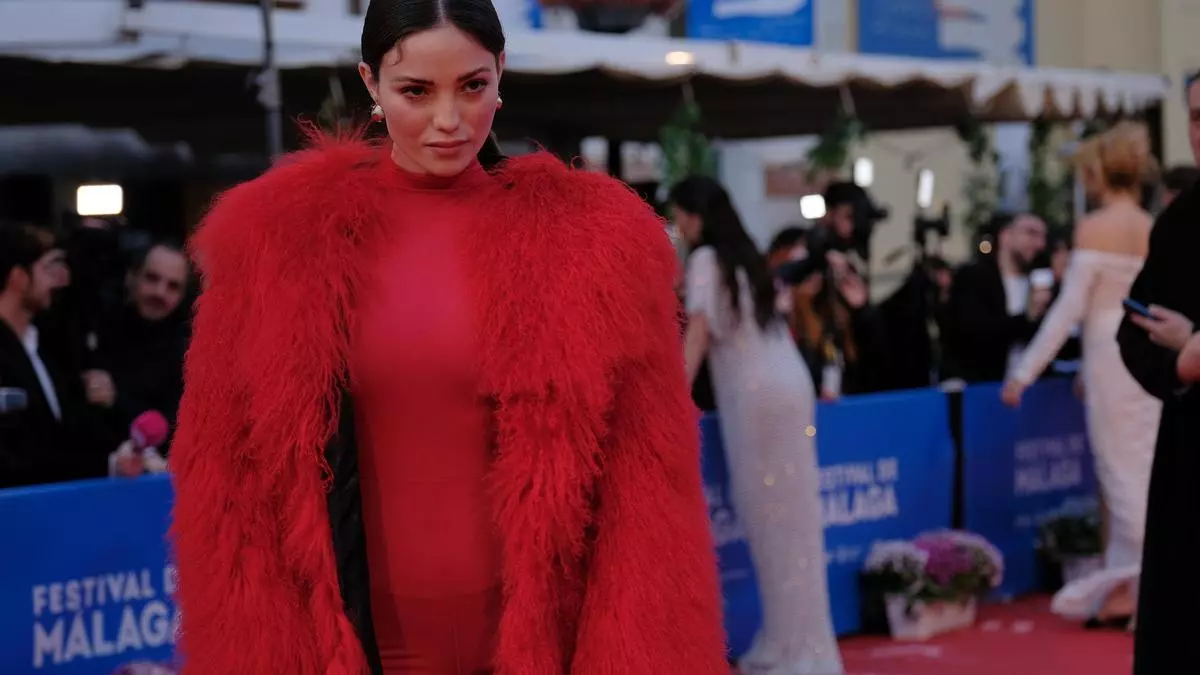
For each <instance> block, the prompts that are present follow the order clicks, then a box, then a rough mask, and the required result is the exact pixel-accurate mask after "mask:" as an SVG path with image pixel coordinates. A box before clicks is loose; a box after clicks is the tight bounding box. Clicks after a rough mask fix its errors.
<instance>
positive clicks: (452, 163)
mask: <svg viewBox="0 0 1200 675" xmlns="http://www.w3.org/2000/svg"><path fill="white" fill-rule="evenodd" d="M473 161H475V155H474V154H470V153H468V152H467V151H465V150H464V151H463V152H462V153H461V154H460V155H456V156H454V157H429V158H427V159H426V161H425V162H424V164H425V172H426V173H428V174H429V175H431V176H437V177H438V178H453V177H454V176H457V175H458V174H460V173H462V172H463V171H466V170H467V167H468V166H471V162H473Z"/></svg>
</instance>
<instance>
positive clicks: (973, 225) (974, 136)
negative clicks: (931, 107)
mask: <svg viewBox="0 0 1200 675" xmlns="http://www.w3.org/2000/svg"><path fill="white" fill-rule="evenodd" d="M957 131H958V137H959V139H961V140H962V141H963V143H965V144H966V146H967V156H968V157H969V158H970V160H971V169H970V171H969V173H968V174H967V179H966V181H965V185H964V187H963V197H964V198H965V199H966V202H967V213H966V215H965V216H964V217H963V227H964V228H966V230H967V232H969V233H971V235H972V236H973V237H974V236H976V235H977V234H978V233H979V232H980V231H981V230H982V229H983V228H984V227H985V226H986V225H987V224H988V222H989V221H990V220H991V218H992V214H993V213H995V211H996V206H997V204H999V203H1000V189H1001V184H1000V178H999V173H998V171H997V168H996V167H997V165H998V164H999V162H1000V154H999V153H998V152H996V149H995V147H994V145H993V144H992V135H991V134H990V133H988V129H987V127H985V126H984V125H983V124H982V123H981V122H980V121H979V120H977V119H975V118H971V119H969V120H967V121H966V122H965V123H963V124H961V125H959V127H958V129H957Z"/></svg>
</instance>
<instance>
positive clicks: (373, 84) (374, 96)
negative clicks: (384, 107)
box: [358, 62, 379, 103]
mask: <svg viewBox="0 0 1200 675" xmlns="http://www.w3.org/2000/svg"><path fill="white" fill-rule="evenodd" d="M358 76H359V77H361V78H362V81H363V84H364V85H366V87H367V93H369V94H370V95H371V100H372V101H374V102H375V103H379V81H378V80H376V79H375V74H374V73H372V72H371V66H368V65H367V64H365V63H362V62H359V64H358Z"/></svg>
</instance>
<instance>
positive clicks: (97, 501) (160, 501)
mask: <svg viewBox="0 0 1200 675" xmlns="http://www.w3.org/2000/svg"><path fill="white" fill-rule="evenodd" d="M170 507H171V485H170V482H169V481H168V480H167V478H166V477H162V476H156V477H148V478H142V479H138V480H135V481H128V480H120V481H116V480H95V481H83V482H78V483H67V484H62V485H50V486H45V487H34V488H20V489H10V490H0V542H3V543H2V544H0V546H3V547H4V553H3V554H2V555H0V673H4V674H5V675H24V674H26V673H28V674H30V675H34V674H39V673H45V674H46V675H108V674H109V673H112V672H113V671H115V670H116V669H117V668H118V667H120V666H122V665H125V664H130V663H135V662H167V661H170V660H171V658H172V654H173V652H174V645H175V631H176V627H177V615H176V613H175V608H174V604H173V603H172V601H171V595H172V593H173V592H174V588H175V577H174V574H175V572H174V569H173V567H172V566H171V565H170V564H169V563H168V562H167V544H166V531H167V522H168V518H169V514H170Z"/></svg>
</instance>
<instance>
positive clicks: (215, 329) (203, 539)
mask: <svg viewBox="0 0 1200 675" xmlns="http://www.w3.org/2000/svg"><path fill="white" fill-rule="evenodd" d="M279 180H281V179H280V178H279V177H278V176H276V175H274V174H268V175H267V176H265V177H263V178H260V179H259V180H258V181H254V182H252V183H248V184H245V185H242V186H240V187H238V188H235V189H234V190H232V191H230V192H229V193H226V194H225V195H223V196H222V198H221V200H220V201H219V202H218V204H217V205H216V207H215V208H214V209H213V210H212V212H211V213H210V215H209V216H208V217H207V218H206V219H205V221H204V223H203V224H202V225H201V228H200V230H199V232H198V234H197V235H196V237H195V239H194V241H193V244H192V252H193V256H194V258H195V259H196V261H197V262H198V263H199V265H200V267H201V269H202V273H203V279H204V290H203V293H202V294H201V296H200V299H199V300H198V302H197V307H196V316H195V320H194V325H193V337H192V340H191V345H190V348H189V351H188V355H187V361H186V366H185V382H186V386H185V390H184V395H183V399H182V401H181V405H180V411H179V421H178V429H177V432H176V437H175V438H176V441H175V443H174V445H173V447H172V450H171V473H172V479H173V484H174V489H175V503H174V509H173V513H172V524H171V537H172V540H173V544H174V551H175V555H176V560H177V563H176V564H177V569H178V572H179V586H178V591H177V596H176V600H177V602H178V605H179V608H180V612H181V633H180V641H179V655H180V666H181V668H182V670H181V672H182V673H183V674H185V675H216V674H220V675H262V674H264V673H288V674H289V675H333V674H334V673H336V674H337V675H357V674H358V673H359V672H361V671H362V664H363V660H362V656H361V654H360V650H358V648H357V643H356V642H355V641H354V637H353V636H354V634H353V629H352V628H351V627H350V626H349V624H348V623H347V622H346V620H345V618H344V617H343V615H342V613H341V611H339V610H340V601H338V600H337V598H336V588H330V585H329V584H327V583H325V584H323V583H315V582H314V581H313V579H320V578H323V577H324V576H327V575H314V574H311V573H310V571H309V570H310V568H321V567H328V564H327V563H326V562H325V561H324V557H325V556H326V554H325V553H324V552H323V551H322V550H320V549H319V547H316V546H314V542H322V541H324V540H326V539H328V536H327V535H326V536H325V538H324V539H321V538H313V537H310V536H299V535H301V534H306V533H307V530H305V531H303V532H302V531H301V528H311V529H313V530H315V531H317V532H321V531H323V530H327V525H326V524H325V522H324V521H323V520H322V517H321V515H322V514H320V513H319V512H318V511H317V510H316V507H319V504H318V505H316V506H314V504H312V503H310V502H308V501H301V500H300V497H299V495H304V494H320V488H319V485H314V482H315V483H318V484H319V481H320V476H319V473H318V472H317V471H316V470H315V469H312V470H306V469H310V468H311V467H308V466H298V465H297V463H294V462H288V461H287V460H288V455H287V454H286V453H284V452H263V448H264V447H266V446H267V445H275V446H280V447H282V444H283V442H284V441H282V440H280V441H278V442H275V443H272V442H269V439H266V440H265V439H262V438H258V439H257V440H256V438H255V432H254V429H255V425H254V424H253V422H252V415H251V414H250V412H249V411H250V410H251V409H253V408H255V407H256V405H255V402H254V401H253V398H254V397H253V396H252V394H251V392H250V391H249V386H248V385H249V383H250V381H251V379H252V378H253V377H255V374H254V365H252V362H251V361H252V360H261V359H262V358H263V356H264V355H263V353H262V351H261V350H258V349H255V348H254V346H255V342H254V341H253V339H252V338H251V337H250V336H252V335H253V334H255V331H252V330H251V327H252V326H254V325H255V323H256V322H262V321H263V320H264V319H263V318H262V316H261V312H258V311H257V307H258V306H257V305H256V302H257V300H256V299H255V298H258V297H263V296H264V294H265V291H264V289H263V288H262V287H261V286H260V285H259V283H258V282H259V281H260V280H259V278H258V277H257V275H258V274H259V273H258V272H256V271H255V270H257V269H259V268H261V267H262V264H261V257H262V253H263V251H264V250H269V249H268V247H267V246H266V241H267V239H266V237H267V235H266V233H265V232H264V230H265V228H268V227H270V226H271V225H272V223H273V221H271V220H270V219H269V218H267V217H266V216H267V215H268V214H270V213H272V212H274V211H275V210H276V206H277V203H276V202H278V201H279V200H280V199H281V197H280V195H282V196H283V197H282V199H287V198H289V195H290V194H291V193H290V192H288V191H282V190H279V189H278V187H279V186H278V185H277V184H275V183H274V181H279ZM282 180H283V181H284V183H285V184H286V181H287V180H288V178H287V177H286V176H285V177H284V178H283V179H282ZM284 220H285V222H286V219H284ZM263 426H265V425H263ZM281 431H282V432H284V433H290V434H299V433H302V432H301V431H298V430H292V429H287V430H281ZM285 514H286V517H285ZM314 560H315V561H317V562H313V561H314Z"/></svg>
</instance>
